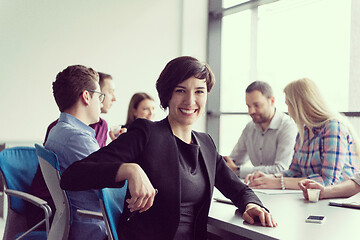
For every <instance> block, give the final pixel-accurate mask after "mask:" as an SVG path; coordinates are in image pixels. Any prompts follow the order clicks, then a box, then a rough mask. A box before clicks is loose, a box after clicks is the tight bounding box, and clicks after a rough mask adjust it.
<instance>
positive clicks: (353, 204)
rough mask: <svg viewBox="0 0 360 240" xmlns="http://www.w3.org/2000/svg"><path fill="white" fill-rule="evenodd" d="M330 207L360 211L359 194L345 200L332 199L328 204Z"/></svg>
mask: <svg viewBox="0 0 360 240" xmlns="http://www.w3.org/2000/svg"><path fill="white" fill-rule="evenodd" d="M329 205H330V206H336V207H346V208H355V209H360V193H358V194H355V195H354V196H352V197H349V198H345V199H333V200H330V202H329Z"/></svg>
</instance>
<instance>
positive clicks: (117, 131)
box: [110, 125, 121, 137]
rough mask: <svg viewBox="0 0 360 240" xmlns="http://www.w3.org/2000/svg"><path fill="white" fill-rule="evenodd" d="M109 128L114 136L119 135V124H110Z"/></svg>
mask: <svg viewBox="0 0 360 240" xmlns="http://www.w3.org/2000/svg"><path fill="white" fill-rule="evenodd" d="M110 130H111V131H112V132H113V133H114V135H115V137H117V136H119V133H120V130H121V125H116V126H112V127H111V128H110Z"/></svg>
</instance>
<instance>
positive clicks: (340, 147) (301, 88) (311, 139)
mask: <svg viewBox="0 0 360 240" xmlns="http://www.w3.org/2000/svg"><path fill="white" fill-rule="evenodd" d="M284 92H285V97H286V101H285V103H286V104H287V105H288V111H289V115H290V116H291V117H292V118H293V119H294V121H295V123H296V124H297V126H298V129H299V134H298V136H297V139H296V144H295V148H294V155H293V159H292V163H291V165H290V167H289V169H288V170H286V171H284V172H282V173H278V174H274V175H270V174H264V173H262V172H255V173H253V174H249V175H248V176H247V177H246V178H245V182H247V183H248V184H249V186H250V187H253V188H281V189H285V188H286V189H299V186H298V182H300V181H301V180H303V179H312V180H314V181H316V182H318V183H320V184H322V185H325V186H327V185H332V184H335V183H339V182H343V181H345V180H347V179H349V178H351V177H352V176H353V175H354V173H355V172H357V171H358V170H359V153H360V151H359V147H360V145H359V141H358V137H357V136H356V134H355V131H353V130H352V127H351V125H350V124H349V123H347V121H346V119H345V118H343V117H342V116H341V115H340V114H338V113H335V112H332V111H331V110H330V109H329V107H328V106H327V105H326V104H325V102H324V100H323V98H322V97H321V95H320V91H319V89H318V88H317V86H316V85H315V83H314V82H313V81H312V80H310V79H307V78H303V79H299V80H297V81H294V82H291V83H289V84H288V85H287V86H286V87H285V89H284Z"/></svg>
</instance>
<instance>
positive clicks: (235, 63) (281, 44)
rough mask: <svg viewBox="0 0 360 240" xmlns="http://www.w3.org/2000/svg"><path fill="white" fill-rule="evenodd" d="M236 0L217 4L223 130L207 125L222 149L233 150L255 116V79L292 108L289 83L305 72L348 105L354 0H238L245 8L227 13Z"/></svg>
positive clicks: (339, 104)
mask: <svg viewBox="0 0 360 240" xmlns="http://www.w3.org/2000/svg"><path fill="white" fill-rule="evenodd" d="M213 1H219V0H210V5H211V4H212V2H213ZM234 2H235V1H231V0H227V1H226V0H224V1H222V9H220V10H218V11H221V12H222V13H223V14H222V15H221V16H222V17H219V18H218V21H221V30H220V31H219V30H218V33H219V34H221V59H215V60H214V59H210V60H211V61H212V62H211V61H209V63H210V66H212V65H220V66H221V68H220V69H221V71H220V79H217V84H219V87H220V96H215V97H218V98H219V99H217V100H218V101H220V109H218V113H219V114H217V116H218V117H219V119H220V120H219V126H218V127H219V131H218V135H217V134H216V131H215V130H214V129H208V132H209V133H210V134H211V135H212V136H213V138H214V140H215V142H216V143H217V144H218V147H219V152H220V153H221V154H224V155H228V154H230V152H231V150H232V148H233V146H234V145H235V143H236V141H237V139H238V138H239V137H240V134H241V132H242V129H243V128H244V127H245V125H246V123H247V122H248V121H250V120H251V118H250V117H249V116H247V107H246V104H245V89H246V87H247V86H248V85H249V84H250V83H251V82H253V81H255V80H262V81H266V82H268V83H269V84H270V85H271V86H272V88H273V90H274V94H275V98H276V107H277V109H278V110H280V111H287V107H286V104H285V100H284V94H283V89H284V87H285V86H286V84H287V83H289V82H291V81H294V80H297V79H299V78H302V77H308V78H310V79H312V80H313V81H315V82H316V84H317V85H318V87H319V88H320V89H321V90H322V94H323V97H324V98H325V100H326V101H327V102H328V103H329V105H330V106H332V107H333V108H334V110H336V111H340V112H348V111H349V92H350V89H349V85H350V82H351V81H350V80H349V69H350V43H351V39H350V37H351V0H279V1H275V0H268V1H266V0H263V1H261V0H258V1H257V0H255V1H241V2H240V3H239V1H236V3H237V4H238V6H240V5H241V10H239V11H231V13H228V12H227V9H228V8H232V9H234V8H236V6H233V5H231V4H233V3H234ZM254 3H257V4H254ZM265 3H267V4H265ZM210 9H212V8H211V7H210ZM239 9H240V8H239ZM210 16H211V15H210ZM210 28H211V26H210ZM211 31H214V29H209V32H211ZM209 36H210V38H209V41H211V40H212V39H211V35H209ZM209 46H211V44H210V45H209ZM213 50H214V49H211V48H210V49H209V52H211V51H213ZM339 86H341V89H339ZM334 96H336V97H334ZM210 97H211V96H210ZM212 117H213V115H212ZM213 133H215V134H213ZM214 135H215V136H214Z"/></svg>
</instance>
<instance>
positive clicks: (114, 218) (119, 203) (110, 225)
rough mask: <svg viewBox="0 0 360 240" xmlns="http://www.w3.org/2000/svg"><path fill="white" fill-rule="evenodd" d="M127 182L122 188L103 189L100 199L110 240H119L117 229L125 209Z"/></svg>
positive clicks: (100, 191)
mask: <svg viewBox="0 0 360 240" xmlns="http://www.w3.org/2000/svg"><path fill="white" fill-rule="evenodd" d="M126 190H127V181H126V182H125V184H124V186H123V187H122V188H103V189H101V190H99V199H100V206H101V209H102V213H103V216H104V221H105V226H106V230H107V232H108V237H109V240H119V237H118V233H117V230H116V227H117V226H118V224H119V219H120V215H121V214H122V212H123V209H124V201H125V195H126Z"/></svg>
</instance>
